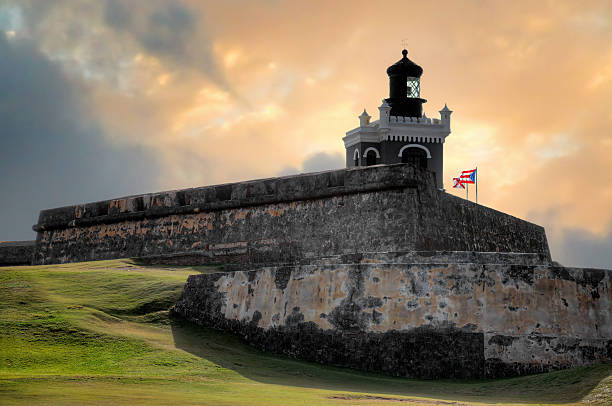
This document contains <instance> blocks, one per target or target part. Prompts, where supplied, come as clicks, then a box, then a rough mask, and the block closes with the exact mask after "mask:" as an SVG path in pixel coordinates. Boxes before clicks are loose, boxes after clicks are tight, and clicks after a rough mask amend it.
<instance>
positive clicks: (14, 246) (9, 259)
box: [0, 241, 35, 266]
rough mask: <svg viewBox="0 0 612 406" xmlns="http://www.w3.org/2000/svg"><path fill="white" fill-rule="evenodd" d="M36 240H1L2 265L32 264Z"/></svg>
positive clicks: (0, 259) (0, 254)
mask: <svg viewBox="0 0 612 406" xmlns="http://www.w3.org/2000/svg"><path fill="white" fill-rule="evenodd" d="M34 246H35V241H0V266H5V265H30V264H31V263H32V256H33V255H34Z"/></svg>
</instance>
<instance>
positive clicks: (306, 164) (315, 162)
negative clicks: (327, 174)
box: [277, 152, 346, 176]
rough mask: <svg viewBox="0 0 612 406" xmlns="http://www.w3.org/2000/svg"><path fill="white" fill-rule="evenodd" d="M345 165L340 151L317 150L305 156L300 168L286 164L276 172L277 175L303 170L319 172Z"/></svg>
mask: <svg viewBox="0 0 612 406" xmlns="http://www.w3.org/2000/svg"><path fill="white" fill-rule="evenodd" d="M345 166H346V162H345V161H344V156H343V155H342V154H340V153H327V152H317V153H314V154H311V155H309V156H307V157H306V158H305V159H304V160H303V161H302V164H301V165H300V167H301V168H299V169H298V168H297V167H294V166H286V167H284V168H283V169H282V170H281V171H279V172H278V173H277V175H278V176H288V175H295V174H298V173H305V172H321V171H329V170H332V169H342V168H344V167H345Z"/></svg>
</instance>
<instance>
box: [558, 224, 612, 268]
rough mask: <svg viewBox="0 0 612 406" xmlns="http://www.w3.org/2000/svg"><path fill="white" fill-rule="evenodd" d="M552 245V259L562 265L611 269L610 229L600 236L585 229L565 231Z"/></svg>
mask: <svg viewBox="0 0 612 406" xmlns="http://www.w3.org/2000/svg"><path fill="white" fill-rule="evenodd" d="M553 244H554V245H553ZM553 244H551V245H553V246H552V249H553V252H556V255H555V258H554V259H555V260H557V261H559V262H560V263H562V264H563V265H566V266H577V267H591V268H604V269H612V250H611V249H610V248H611V247H612V227H610V228H608V231H607V233H606V234H604V235H602V236H600V235H597V234H594V233H591V232H590V231H588V230H585V229H579V228H576V229H565V230H563V233H562V236H561V238H559V240H558V241H554V243H553Z"/></svg>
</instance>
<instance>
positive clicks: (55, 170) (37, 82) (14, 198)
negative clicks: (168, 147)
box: [0, 33, 156, 239]
mask: <svg viewBox="0 0 612 406" xmlns="http://www.w3.org/2000/svg"><path fill="white" fill-rule="evenodd" d="M0 125H1V126H0V173H2V176H1V177H0V190H1V191H2V195H1V198H0V199H1V204H0V208H1V210H0V239H27V238H33V237H34V233H33V232H32V231H31V230H30V226H31V225H32V224H34V223H35V222H36V219H37V217H38V211H39V210H40V209H43V208H49V207H55V206H60V205H66V204H73V203H78V202H85V201H92V200H99V199H104V198H110V197H114V196H120V195H124V194H131V193H136V192H145V191H150V190H151V189H153V188H154V180H155V178H156V165H155V160H154V159H153V158H152V156H151V155H150V154H148V153H147V151H145V150H143V149H138V148H133V147H128V146H122V147H115V146H112V145H110V144H109V143H107V142H106V141H105V139H104V138H103V134H102V132H101V130H100V127H99V126H98V125H97V124H96V118H95V117H94V116H93V114H92V113H91V112H90V111H88V109H87V103H86V100H85V99H84V95H83V89H82V87H79V86H77V85H76V84H74V83H72V82H71V81H70V80H69V79H68V78H67V77H66V76H65V75H64V73H63V72H62V70H61V69H60V68H59V67H58V66H57V65H56V64H54V63H53V62H51V61H49V60H48V59H47V57H45V56H44V55H42V54H41V53H40V52H39V51H38V50H37V48H36V47H35V45H34V44H33V43H31V42H28V41H25V40H8V39H7V38H6V37H5V35H4V34H3V33H0Z"/></svg>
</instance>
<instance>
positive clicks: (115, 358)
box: [0, 260, 612, 406]
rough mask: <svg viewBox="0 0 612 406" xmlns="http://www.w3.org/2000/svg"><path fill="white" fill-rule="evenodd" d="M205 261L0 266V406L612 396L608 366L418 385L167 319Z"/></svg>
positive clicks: (568, 400)
mask: <svg viewBox="0 0 612 406" xmlns="http://www.w3.org/2000/svg"><path fill="white" fill-rule="evenodd" d="M211 271H214V269H211V268H204V267H194V268H189V267H167V266H159V267H155V266H142V265H139V264H138V263H137V262H134V261H131V260H114V261H100V262H89V263H80V264H68V265H53V266H33V267H7V268H0V404H2V405H37V404H38V405H43V404H44V405H120V404H128V405H130V406H135V405H167V404H174V403H176V404H181V405H327V404H336V405H354V404H357V405H381V404H410V405H419V404H423V405H435V404H440V405H461V404H485V403H487V404H490V403H492V402H496V403H497V402H499V403H506V404H548V403H557V404H558V403H562V404H611V403H612V365H610V364H607V365H598V366H592V367H586V368H578V369H574V370H569V371H559V372H554V373H549V374H541V375H534V376H528V377H521V378H514V379H504V380H489V381H469V382H465V381H421V380H413V379H400V378H391V377H387V376H381V375H375V374H367V373H361V372H357V371H352V370H347V369H340V368H332V367H326V366H322V365H316V364H310V363H304V362H298V361H294V360H290V359H287V358H283V357H277V356H272V355H268V354H264V353H261V352H259V351H257V350H255V349H252V348H250V347H248V346H247V345H245V344H244V343H243V342H241V341H240V340H238V339H237V338H235V337H233V336H231V335H228V334H225V333H222V332H218V331H214V330H210V329H205V328H199V327H196V326H193V325H190V324H188V323H184V322H182V321H180V320H173V319H171V318H169V316H168V309H169V308H170V306H171V305H172V303H174V301H175V300H176V299H177V298H178V297H179V295H180V293H181V290H182V287H183V283H184V281H185V279H186V278H187V276H188V275H189V274H193V273H198V272H211Z"/></svg>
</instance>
